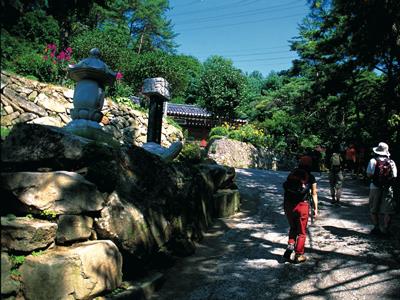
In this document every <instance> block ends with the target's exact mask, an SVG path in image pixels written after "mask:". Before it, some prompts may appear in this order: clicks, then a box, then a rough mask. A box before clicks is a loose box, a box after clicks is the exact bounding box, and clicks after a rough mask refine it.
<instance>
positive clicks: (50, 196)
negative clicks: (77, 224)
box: [0, 171, 105, 214]
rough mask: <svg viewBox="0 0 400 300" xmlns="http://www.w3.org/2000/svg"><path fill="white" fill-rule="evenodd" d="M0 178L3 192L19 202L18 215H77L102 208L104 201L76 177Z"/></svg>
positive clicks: (4, 175) (9, 175)
mask: <svg viewBox="0 0 400 300" xmlns="http://www.w3.org/2000/svg"><path fill="white" fill-rule="evenodd" d="M0 176H1V186H2V188H3V189H4V190H5V191H7V192H8V193H12V194H13V195H14V196H15V197H16V198H17V199H18V200H19V201H20V204H21V207H20V208H19V209H20V210H21V211H25V212H41V211H50V212H52V213H54V214H80V213H82V212H93V211H100V210H101V209H102V208H103V207H104V201H105V199H104V197H103V195H102V194H101V193H100V192H99V191H98V190H97V187H96V186H95V185H94V184H93V183H91V182H89V181H87V180H86V179H85V178H84V177H82V176H81V175H79V174H77V173H73V172H65V171H58V172H15V173H1V174H0ZM7 200H8V202H11V201H12V199H7ZM6 204H7V205H10V203H6ZM11 204H14V203H11Z"/></svg>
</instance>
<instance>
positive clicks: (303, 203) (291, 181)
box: [283, 164, 318, 263]
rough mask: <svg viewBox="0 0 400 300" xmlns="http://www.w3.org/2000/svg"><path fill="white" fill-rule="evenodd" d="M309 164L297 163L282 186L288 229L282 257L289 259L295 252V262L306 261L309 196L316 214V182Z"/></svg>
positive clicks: (315, 214)
mask: <svg viewBox="0 0 400 300" xmlns="http://www.w3.org/2000/svg"><path fill="white" fill-rule="evenodd" d="M310 168H311V166H308V165H304V164H303V165H302V164H300V165H299V168H297V169H294V170H293V171H292V172H291V173H290V174H289V176H288V178H287V180H286V182H285V183H284V185H283V187H284V190H285V195H284V211H285V215H286V217H287V220H288V223H289V226H290V229H289V240H288V247H287V249H286V251H285V253H284V255H283V256H284V258H285V259H287V260H290V257H291V254H292V252H293V251H294V252H295V258H294V262H295V263H301V262H304V261H306V259H307V258H306V257H305V256H304V246H305V242H306V234H307V223H308V217H309V201H308V197H309V195H310V193H311V197H312V199H313V203H314V216H317V215H318V196H317V183H316V180H315V177H314V176H313V175H312V174H311V173H310V171H309V170H310Z"/></svg>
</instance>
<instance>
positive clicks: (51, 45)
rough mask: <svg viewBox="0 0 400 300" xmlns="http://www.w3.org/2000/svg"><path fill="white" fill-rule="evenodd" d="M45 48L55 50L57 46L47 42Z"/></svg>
mask: <svg viewBox="0 0 400 300" xmlns="http://www.w3.org/2000/svg"><path fill="white" fill-rule="evenodd" d="M47 49H49V50H52V51H56V50H57V46H56V45H55V44H47Z"/></svg>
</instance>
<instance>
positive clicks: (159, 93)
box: [142, 77, 170, 144]
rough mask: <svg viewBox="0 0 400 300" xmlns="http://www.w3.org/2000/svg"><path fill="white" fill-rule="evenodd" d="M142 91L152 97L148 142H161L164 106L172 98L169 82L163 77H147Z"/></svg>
mask: <svg viewBox="0 0 400 300" xmlns="http://www.w3.org/2000/svg"><path fill="white" fill-rule="evenodd" d="M142 93H143V94H144V95H146V96H148V97H149V98H150V105H149V121H148V125H147V142H154V143H157V144H161V129H162V117H163V106H164V102H166V101H168V100H169V99H170V94H169V84H168V82H167V81H166V80H165V79H164V78H161V77H157V78H147V79H145V80H144V84H143V90H142Z"/></svg>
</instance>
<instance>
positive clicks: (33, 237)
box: [1, 217, 57, 252]
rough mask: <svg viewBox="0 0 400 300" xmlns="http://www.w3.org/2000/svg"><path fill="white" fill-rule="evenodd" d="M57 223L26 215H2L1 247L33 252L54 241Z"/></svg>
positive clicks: (9, 249)
mask: <svg viewBox="0 0 400 300" xmlns="http://www.w3.org/2000/svg"><path fill="white" fill-rule="evenodd" d="M56 231H57V224H56V223H52V222H49V221H44V220H37V219H29V218H24V217H16V218H9V217H1V249H2V250H7V251H19V252H32V251H34V250H37V249H43V248H46V247H47V246H49V245H50V244H52V243H54V241H55V237H56Z"/></svg>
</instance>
